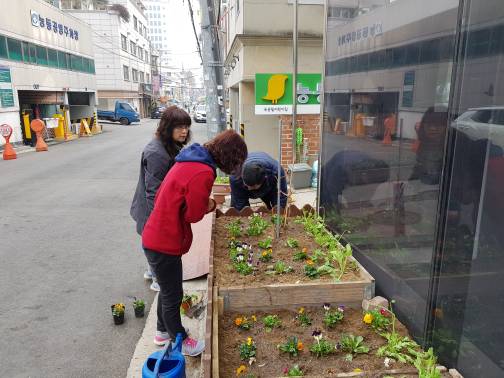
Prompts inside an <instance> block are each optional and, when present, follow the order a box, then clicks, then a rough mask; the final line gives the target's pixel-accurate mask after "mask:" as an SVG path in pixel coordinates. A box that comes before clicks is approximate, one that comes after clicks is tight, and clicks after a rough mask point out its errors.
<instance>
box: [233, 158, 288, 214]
mask: <svg viewBox="0 0 504 378" xmlns="http://www.w3.org/2000/svg"><path fill="white" fill-rule="evenodd" d="M280 177H281V180H280V190H281V194H280V206H281V207H285V206H286V204H287V181H286V179H285V172H284V170H283V168H281V176H280ZM277 178H278V162H277V161H276V160H275V159H273V158H272V157H271V156H269V155H268V154H267V153H265V152H251V153H249V154H248V157H247V160H245V163H243V167H242V171H241V175H240V176H238V175H236V176H231V177H230V184H231V207H234V208H235V209H237V210H241V209H243V208H244V207H246V206H250V202H249V199H250V198H260V199H261V200H262V201H263V202H264V203H265V205H266V206H267V207H268V209H271V208H273V207H274V206H276V204H277V199H278V198H277Z"/></svg>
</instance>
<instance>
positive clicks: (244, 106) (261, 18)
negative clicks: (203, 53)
mask: <svg viewBox="0 0 504 378" xmlns="http://www.w3.org/2000/svg"><path fill="white" fill-rule="evenodd" d="M384 1H385V0H368V1H365V2H364V3H366V8H359V4H362V3H363V1H360V2H359V1H357V0H341V1H339V2H338V3H339V6H338V12H339V13H338V14H336V9H335V10H334V15H333V19H334V20H337V21H338V22H339V23H345V22H348V21H349V20H350V19H352V18H353V17H355V16H356V15H357V14H358V11H359V10H360V11H361V12H364V11H367V10H368V9H372V7H373V6H374V5H376V4H382V3H384ZM222 14H223V15H222V17H221V19H220V20H219V23H220V26H221V35H222V38H221V41H222V43H223V50H224V56H225V76H226V88H227V89H228V100H229V108H230V113H231V119H232V124H233V128H234V129H236V130H237V131H238V130H242V131H243V130H244V134H245V135H244V136H245V140H246V141H247V144H248V146H249V148H250V150H251V151H254V150H258V149H262V150H264V151H265V152H267V153H269V154H270V155H271V156H274V157H276V158H278V144H279V136H278V129H279V125H280V124H282V131H283V135H282V148H283V151H282V164H283V165H286V164H289V163H291V162H292V161H293V154H294V153H295V151H293V150H292V134H293V133H292V128H291V126H290V125H291V118H292V117H291V116H289V115H282V116H280V115H264V114H256V112H255V104H256V93H255V92H256V86H255V75H256V74H258V73H259V74H260V73H269V74H274V73H280V74H290V73H292V71H293V49H292V33H293V32H292V30H293V7H292V1H289V0H272V1H268V2H257V1H252V0H231V1H227V2H226V3H225V7H224V9H223V11H222ZM323 25H324V1H322V0H304V1H303V0H300V1H299V10H298V72H299V73H303V74H321V73H322V68H323V48H322V35H323ZM285 85H286V87H288V86H292V82H291V79H288V80H287V81H286V84H285ZM319 87H320V82H319V83H318V85H317V84H315V87H314V88H312V90H313V91H315V90H317V88H319ZM264 95H265V94H264ZM312 109H315V108H312ZM305 113H306V112H305ZM307 113H311V114H303V115H300V116H299V119H298V126H299V127H301V128H302V129H303V131H304V136H305V138H306V139H307V141H306V144H307V145H306V147H305V148H307V152H308V155H310V158H311V159H315V157H316V156H317V154H318V143H319V141H318V137H317V136H318V134H319V131H318V130H319V124H320V106H319V107H318V108H316V109H315V110H311V111H308V112H307Z"/></svg>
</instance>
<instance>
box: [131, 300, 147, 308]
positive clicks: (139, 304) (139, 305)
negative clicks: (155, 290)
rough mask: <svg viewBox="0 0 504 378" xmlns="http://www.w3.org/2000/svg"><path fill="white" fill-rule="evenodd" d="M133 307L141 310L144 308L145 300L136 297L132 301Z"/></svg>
mask: <svg viewBox="0 0 504 378" xmlns="http://www.w3.org/2000/svg"><path fill="white" fill-rule="evenodd" d="M133 308H135V309H138V310H141V309H144V308H145V302H144V301H143V300H141V299H136V298H135V300H134V301H133Z"/></svg>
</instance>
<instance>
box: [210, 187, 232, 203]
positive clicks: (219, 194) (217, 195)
mask: <svg viewBox="0 0 504 378" xmlns="http://www.w3.org/2000/svg"><path fill="white" fill-rule="evenodd" d="M229 193H231V186H230V185H229V184H213V186H212V196H213V199H214V200H215V202H216V203H217V205H222V204H223V203H224V201H225V198H226V196H227V195H228V194H229Z"/></svg>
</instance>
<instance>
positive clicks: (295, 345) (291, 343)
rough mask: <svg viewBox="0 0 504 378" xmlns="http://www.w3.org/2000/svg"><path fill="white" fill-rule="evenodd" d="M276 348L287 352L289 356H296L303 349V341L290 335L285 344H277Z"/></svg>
mask: <svg viewBox="0 0 504 378" xmlns="http://www.w3.org/2000/svg"><path fill="white" fill-rule="evenodd" d="M278 349H279V350H280V351H281V352H283V353H288V354H289V355H290V356H291V357H297V356H298V355H299V353H301V351H302V350H303V343H302V342H301V341H299V340H298V338H297V337H296V336H291V337H289V338H288V339H287V342H286V343H285V344H280V345H278Z"/></svg>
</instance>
